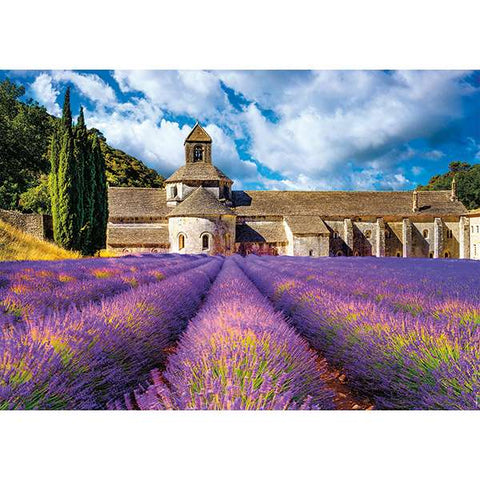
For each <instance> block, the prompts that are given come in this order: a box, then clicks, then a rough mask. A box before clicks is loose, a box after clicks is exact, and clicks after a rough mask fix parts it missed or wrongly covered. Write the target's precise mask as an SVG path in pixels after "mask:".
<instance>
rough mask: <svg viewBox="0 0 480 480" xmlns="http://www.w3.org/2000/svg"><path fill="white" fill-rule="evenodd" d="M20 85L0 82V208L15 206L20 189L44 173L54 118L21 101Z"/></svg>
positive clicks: (39, 108)
mask: <svg viewBox="0 0 480 480" xmlns="http://www.w3.org/2000/svg"><path fill="white" fill-rule="evenodd" d="M24 94H25V89H24V87H22V86H17V85H15V84H14V83H12V82H10V81H9V80H4V81H3V82H0V172H1V174H0V208H4V209H7V210H11V209H16V208H17V207H18V202H19V199H20V195H21V193H23V192H25V191H26V190H28V189H29V188H31V187H33V186H36V185H38V183H39V181H40V177H41V175H42V174H45V173H48V171H49V164H48V160H47V148H48V144H49V140H50V135H51V133H52V131H53V125H54V122H53V120H52V118H51V117H50V115H49V114H48V113H47V111H46V110H45V108H44V107H41V106H40V105H38V104H37V103H34V102H32V101H31V100H30V101H28V102H26V103H22V102H20V101H19V98H20V97H22V96H23V95H24Z"/></svg>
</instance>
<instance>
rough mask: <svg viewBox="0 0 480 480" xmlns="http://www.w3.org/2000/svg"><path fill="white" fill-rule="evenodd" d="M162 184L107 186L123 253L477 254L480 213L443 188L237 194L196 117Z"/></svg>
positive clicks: (114, 242) (112, 241)
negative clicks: (181, 157)
mask: <svg viewBox="0 0 480 480" xmlns="http://www.w3.org/2000/svg"><path fill="white" fill-rule="evenodd" d="M184 147H185V164H184V165H183V166H181V167H180V168H179V169H178V170H176V171H175V172H174V173H173V174H172V175H171V176H170V177H169V178H168V179H167V180H166V182H165V188H162V189H156V188H131V187H117V188H109V194H108V199H109V212H110V216H109V223H108V231H107V246H108V248H109V249H112V250H118V251H122V252H172V253H206V254H222V255H231V254H233V253H242V254H245V253H269V254H274V255H294V256H312V257H322V256H377V257H384V256H389V257H423V258H476V259H480V211H478V210H477V211H470V212H469V211H468V210H467V209H466V208H465V206H464V205H463V204H462V203H461V202H460V201H459V200H458V198H457V193H456V184H455V180H454V181H453V182H452V188H451V190H448V191H413V192H412V191H388V192H387V191H374V192H365V191H304V192H302V191H259V190H252V191H242V190H234V189H233V188H232V187H233V182H232V180H231V179H230V178H228V177H227V176H226V175H225V174H224V173H223V172H222V171H220V170H219V169H218V168H217V167H215V165H214V161H213V160H214V155H213V154H214V145H212V139H211V137H210V136H209V135H208V133H207V132H206V131H205V130H204V129H203V128H202V127H201V126H200V125H199V124H198V123H197V124H196V125H195V127H194V128H193V130H192V131H191V132H190V134H189V135H188V137H187V138H186V139H185V142H184Z"/></svg>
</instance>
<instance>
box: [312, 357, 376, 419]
mask: <svg viewBox="0 0 480 480" xmlns="http://www.w3.org/2000/svg"><path fill="white" fill-rule="evenodd" d="M315 353H316V354H317V356H318V359H317V365H318V368H319V370H320V371H321V372H322V374H321V378H322V380H323V381H324V382H325V383H326V384H327V386H328V387H329V388H331V389H332V390H333V392H334V394H335V397H334V399H333V401H334V403H335V407H336V410H374V409H375V405H374V404H373V403H372V402H371V401H370V400H369V399H367V398H365V397H361V396H360V395H357V394H355V393H353V392H352V391H351V390H350V388H349V387H348V385H347V384H346V378H345V374H343V373H342V372H341V371H340V370H337V369H336V368H333V367H331V366H330V365H329V364H328V362H327V360H326V359H325V358H324V357H322V356H321V355H319V354H318V352H315Z"/></svg>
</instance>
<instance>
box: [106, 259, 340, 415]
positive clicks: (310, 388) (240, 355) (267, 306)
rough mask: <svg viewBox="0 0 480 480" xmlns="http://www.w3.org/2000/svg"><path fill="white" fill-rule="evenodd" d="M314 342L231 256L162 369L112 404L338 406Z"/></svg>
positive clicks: (146, 406)
mask: <svg viewBox="0 0 480 480" xmlns="http://www.w3.org/2000/svg"><path fill="white" fill-rule="evenodd" d="M316 359H317V357H316V355H315V354H314V353H312V351H311V350H309V347H308V344H307V342H306V341H305V340H303V339H302V338H301V337H300V336H299V335H298V334H297V333H295V331H294V330H293V329H292V328H291V327H290V326H288V324H287V322H286V320H285V318H284V317H283V315H281V314H280V313H278V312H275V310H274V309H273V306H272V305H271V303H270V302H269V301H268V300H267V299H266V298H265V296H263V295H262V294H261V293H260V292H259V291H258V289H257V288H256V287H255V286H254V285H253V284H252V282H251V281H250V280H248V278H247V277H246V276H245V274H244V273H243V272H242V271H241V270H240V268H239V267H238V265H237V264H236V262H235V260H233V259H227V260H225V262H224V267H223V269H222V271H221V272H220V274H219V275H218V277H217V279H216V280H215V282H214V284H213V286H212V289H211V291H210V293H209V295H208V297H207V299H206V301H205V303H204V304H203V306H202V308H201V309H200V311H199V313H198V314H197V316H196V317H195V318H194V319H193V320H192V321H191V322H190V324H189V326H188V328H187V330H186V331H185V333H184V334H183V336H182V338H181V340H180V342H179V344H178V347H177V350H176V352H175V353H173V354H172V355H171V356H170V357H169V359H168V363H167V368H166V370H165V372H164V373H163V374H161V373H160V372H159V371H158V370H155V371H153V372H152V379H153V383H152V384H151V385H150V386H149V387H148V388H146V389H143V388H138V389H137V390H136V391H135V392H134V393H133V395H126V396H125V402H123V401H120V400H116V401H112V402H110V407H111V408H120V409H121V408H125V407H127V408H140V409H331V408H334V405H333V394H332V392H331V391H330V390H329V389H328V388H327V387H326V385H325V383H324V382H323V381H322V378H321V374H322V373H324V372H323V371H322V368H320V367H319V366H318V365H317V363H316Z"/></svg>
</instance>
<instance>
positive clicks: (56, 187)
mask: <svg viewBox="0 0 480 480" xmlns="http://www.w3.org/2000/svg"><path fill="white" fill-rule="evenodd" d="M54 137H55V135H54ZM55 152H57V155H56V154H55ZM51 164H52V169H53V170H54V169H55V167H56V175H55V173H53V175H52V182H51V188H52V190H53V192H52V193H54V195H55V207H54V208H53V209H52V216H53V230H54V239H55V242H56V243H57V244H58V245H60V246H62V247H64V248H66V249H69V250H74V249H78V248H79V245H80V241H81V240H80V235H79V233H80V228H81V221H82V219H81V216H82V207H81V201H80V198H81V192H82V184H81V182H80V181H79V174H78V164H77V162H76V158H75V142H74V134H73V128H72V112H71V109H70V88H67V91H66V93H65V100H64V103H63V116H62V121H61V127H60V128H59V129H58V131H57V135H56V139H55V140H54V141H52V159H51ZM82 178H83V175H82Z"/></svg>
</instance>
